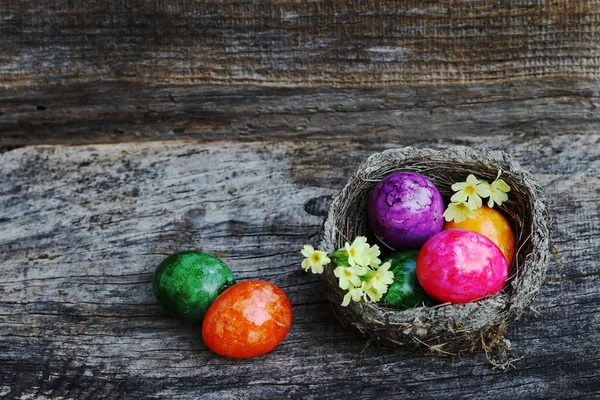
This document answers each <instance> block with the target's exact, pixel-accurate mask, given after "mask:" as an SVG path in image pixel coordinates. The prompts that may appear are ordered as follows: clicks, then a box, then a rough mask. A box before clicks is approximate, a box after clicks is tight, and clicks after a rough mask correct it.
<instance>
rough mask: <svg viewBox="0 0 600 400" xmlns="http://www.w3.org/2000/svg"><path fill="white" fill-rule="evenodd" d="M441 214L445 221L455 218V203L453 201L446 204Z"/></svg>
mask: <svg viewBox="0 0 600 400" xmlns="http://www.w3.org/2000/svg"><path fill="white" fill-rule="evenodd" d="M443 215H444V219H445V220H446V222H450V221H452V220H453V219H454V218H456V205H455V204H454V203H450V204H448V208H447V209H446V211H444V214H443Z"/></svg>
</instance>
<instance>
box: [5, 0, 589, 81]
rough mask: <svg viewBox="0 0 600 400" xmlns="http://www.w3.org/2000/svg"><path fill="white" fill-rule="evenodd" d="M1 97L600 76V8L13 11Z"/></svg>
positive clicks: (513, 3) (9, 7)
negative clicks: (109, 85)
mask: <svg viewBox="0 0 600 400" xmlns="http://www.w3.org/2000/svg"><path fill="white" fill-rule="evenodd" d="M0 7H1V8H0V16H1V18H0V35H2V41H1V42H0V54H2V56H1V58H0V60H1V61H2V62H1V63H0V77H1V78H0V87H4V88H9V89H15V88H19V89H23V88H27V87H31V86H38V85H44V86H48V85H63V84H64V83H81V82H89V81H104V82H107V81H128V82H133V83H144V84H148V83H150V84H154V83H157V82H158V83H164V84H177V83H185V84H189V83H203V84H219V83H224V84H232V83H235V84H251V85H253V84H258V85H266V86H288V87H289V86H300V87H310V86H331V87H387V86H390V85H405V84H409V85H432V84H435V85H438V84H457V83H475V84H481V83H492V82H507V81H512V82H514V81H524V80H532V79H541V78H557V77H562V78H570V77H576V78H579V79H598V78H600V29H599V28H598V27H599V25H600V2H598V1H597V0H570V1H562V0H547V1H538V0H500V1H498V0H477V1H462V0H425V1H423V0H408V1H392V0H381V1H372V0H352V1H293V0H284V1H244V0H243V1H216V0H208V1H195V0H183V1H182V0H158V1H154V0H135V1H122V0H108V1H98V0H87V1H78V2H73V1H69V0H56V1H51V2H50V1H45V0H33V1H19V0H4V1H3V2H2V3H0Z"/></svg>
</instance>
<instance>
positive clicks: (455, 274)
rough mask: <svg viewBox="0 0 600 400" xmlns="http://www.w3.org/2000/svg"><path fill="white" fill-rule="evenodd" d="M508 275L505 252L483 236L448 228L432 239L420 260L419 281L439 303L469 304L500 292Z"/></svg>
mask: <svg viewBox="0 0 600 400" xmlns="http://www.w3.org/2000/svg"><path fill="white" fill-rule="evenodd" d="M507 276H508V264H507V262H506V258H504V254H502V251H500V249H499V248H498V246H496V245H495V244H494V242H492V241H491V240H490V239H488V238H486V237H485V236H483V235H482V234H479V233H477V232H473V231H467V230H464V229H449V230H447V231H442V232H440V233H438V234H436V235H435V236H433V237H431V238H430V239H429V240H427V242H425V244H424V245H423V247H422V248H421V250H420V251H419V257H418V258H417V278H418V279H419V283H420V284H421V287H422V288H423V290H425V292H426V293H427V294H428V295H429V296H431V297H432V298H433V299H435V300H437V301H440V302H444V303H445V302H450V303H468V302H470V301H474V300H477V299H480V298H482V297H484V296H488V295H492V294H495V293H498V292H499V291H500V290H501V289H502V287H503V286H504V283H505V282H506V278H507Z"/></svg>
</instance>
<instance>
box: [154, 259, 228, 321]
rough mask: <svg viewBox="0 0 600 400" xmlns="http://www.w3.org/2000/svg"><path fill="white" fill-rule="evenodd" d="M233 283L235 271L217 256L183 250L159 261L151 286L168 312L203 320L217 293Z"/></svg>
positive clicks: (193, 319)
mask: <svg viewBox="0 0 600 400" xmlns="http://www.w3.org/2000/svg"><path fill="white" fill-rule="evenodd" d="M234 283H235V277H234V276H233V273H232V272H231V270H230V269H229V267H228V266H227V265H225V263H223V261H221V260H219V259H218V258H217V257H214V256H212V255H210V254H207V253H203V252H201V251H182V252H180V253H175V254H172V255H170V256H169V257H167V258H165V259H164V260H163V261H162V262H161V263H160V264H159V265H158V267H157V268H156V271H154V279H153V281H152V289H153V291H154V295H155V296H156V299H157V300H158V302H159V303H160V305H161V306H163V307H164V308H165V309H166V310H167V311H169V313H171V314H172V315H174V316H176V317H180V318H182V319H184V320H185V321H188V322H200V321H202V318H203V317H204V314H206V312H207V311H208V308H209V307H210V305H211V304H212V302H213V301H214V300H215V299H216V298H217V296H218V295H219V294H220V293H221V292H223V291H224V290H225V289H227V288H228V287H229V286H231V285H233V284H234Z"/></svg>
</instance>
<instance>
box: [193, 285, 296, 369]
mask: <svg viewBox="0 0 600 400" xmlns="http://www.w3.org/2000/svg"><path fill="white" fill-rule="evenodd" d="M291 325H292V306H291V305H290V301H289V300H288V298H287V296H286V295H285V293H283V291H282V290H281V289H279V288H278V287H277V286H275V285H273V284H272V283H269V282H265V281H258V280H252V281H245V282H241V283H238V284H235V285H233V286H232V287H230V288H229V289H227V290H226V291H224V292H223V293H222V294H221V295H220V296H219V297H218V298H217V300H215V302H214V303H213V304H212V306H210V308H209V309H208V312H207V313H206V317H205V318H204V322H203V323H202V337H203V338H204V343H206V345H207V346H208V348H209V349H211V350H212V351H214V352H215V353H217V354H220V355H222V356H226V357H233V358H250V357H256V356H260V355H261V354H264V353H266V352H268V351H271V350H273V349H274V348H275V347H276V346H277V345H278V344H279V343H281V341H282V340H283V338H285V336H286V335H287V333H288V331H289V330H290V327H291Z"/></svg>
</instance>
